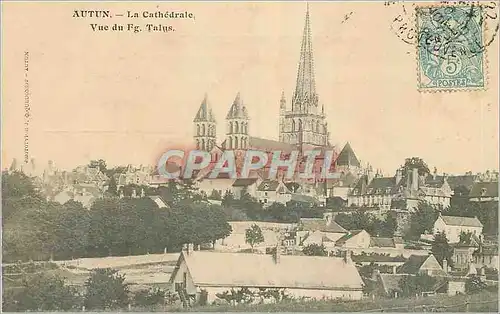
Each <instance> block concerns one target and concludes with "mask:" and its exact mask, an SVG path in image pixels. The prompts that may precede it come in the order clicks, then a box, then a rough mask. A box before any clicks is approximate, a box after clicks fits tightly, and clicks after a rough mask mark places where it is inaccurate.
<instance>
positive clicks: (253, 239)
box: [245, 224, 264, 251]
mask: <svg viewBox="0 0 500 314" xmlns="http://www.w3.org/2000/svg"><path fill="white" fill-rule="evenodd" d="M245 242H246V243H248V244H250V246H251V247H252V251H253V247H254V246H255V245H256V244H259V243H262V242H264V235H263V234H262V230H261V229H260V227H259V226H258V225H256V224H253V225H252V226H251V227H250V228H248V229H246V230H245Z"/></svg>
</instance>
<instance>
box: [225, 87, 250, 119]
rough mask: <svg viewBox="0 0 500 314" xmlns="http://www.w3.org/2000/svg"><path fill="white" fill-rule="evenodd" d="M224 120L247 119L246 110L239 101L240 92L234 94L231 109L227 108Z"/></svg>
mask: <svg viewBox="0 0 500 314" xmlns="http://www.w3.org/2000/svg"><path fill="white" fill-rule="evenodd" d="M226 119H248V113H247V108H246V107H245V105H244V104H243V102H242V101H241V95H240V92H238V94H236V97H235V98H234V101H233V104H232V105H231V108H229V112H228V113H227V116H226Z"/></svg>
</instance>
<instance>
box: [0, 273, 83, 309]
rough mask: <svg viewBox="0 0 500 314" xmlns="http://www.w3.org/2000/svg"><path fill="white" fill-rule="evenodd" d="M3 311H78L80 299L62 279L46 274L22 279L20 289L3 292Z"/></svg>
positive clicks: (75, 291)
mask: <svg viewBox="0 0 500 314" xmlns="http://www.w3.org/2000/svg"><path fill="white" fill-rule="evenodd" d="M3 292H4V293H3V298H2V304H3V310H4V311H7V312H11V311H70V310H73V309H78V308H79V307H80V305H81V298H80V296H79V294H78V292H77V290H76V289H75V288H74V287H71V286H68V285H66V284H65V281H64V279H63V278H61V277H58V276H52V275H47V274H36V275H29V276H28V277H26V278H23V279H22V286H21V287H20V289H16V290H7V291H5V290H4V291H3Z"/></svg>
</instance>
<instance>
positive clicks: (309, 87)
mask: <svg viewBox="0 0 500 314" xmlns="http://www.w3.org/2000/svg"><path fill="white" fill-rule="evenodd" d="M277 105H279V141H276V140H270V139H264V138H258V137H253V136H251V135H250V132H249V130H250V127H249V116H248V110H247V107H246V106H245V103H244V102H243V100H242V97H241V95H240V93H238V94H237V95H236V97H235V99H234V101H233V103H232V105H231V106H230V108H229V111H228V113H227V115H226V123H225V126H226V130H227V131H226V137H225V139H223V140H222V141H221V143H220V144H218V142H217V138H216V126H217V122H216V119H215V116H214V114H213V111H212V109H211V108H210V106H209V103H208V99H207V95H205V97H204V99H203V101H202V103H201V105H200V108H199V109H198V112H197V113H196V116H195V118H194V120H193V122H194V127H195V130H194V134H195V135H194V141H195V144H196V148H197V149H198V150H203V151H209V152H213V151H214V150H219V149H222V150H224V149H229V150H245V149H254V150H263V151H266V152H271V151H275V150H280V151H282V152H291V151H293V150H299V151H304V150H310V149H321V150H323V151H324V150H334V148H333V147H332V146H331V144H330V142H329V136H330V133H329V131H328V123H327V122H326V115H325V110H324V105H322V104H320V101H319V97H318V93H317V91H316V82H315V73H314V58H313V48H312V35H311V22H310V16H309V7H308V8H307V11H306V16H305V25H304V30H303V35H302V45H301V49H300V58H299V65H298V71H297V80H296V85H295V90H294V92H293V95H292V97H291V102H287V99H286V97H285V93H284V92H283V93H282V95H281V99H280V100H279V103H277ZM340 157H342V158H340ZM337 160H338V161H339V160H345V161H346V165H338V166H345V167H347V168H349V169H350V168H351V167H355V168H359V167H360V164H359V161H358V160H357V158H356V157H355V155H354V152H353V151H352V149H351V147H350V146H349V144H347V145H346V146H345V147H344V149H343V150H342V152H341V153H340V155H339V158H338V159H337Z"/></svg>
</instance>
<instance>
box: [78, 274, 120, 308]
mask: <svg viewBox="0 0 500 314" xmlns="http://www.w3.org/2000/svg"><path fill="white" fill-rule="evenodd" d="M124 281H125V277H124V276H122V275H119V274H118V271H117V270H113V269H109V268H106V269H97V270H94V271H93V272H92V274H91V275H90V278H89V279H88V280H87V281H86V282H85V287H86V289H87V291H86V294H85V302H84V304H85V307H86V308H87V309H100V310H105V309H117V308H123V307H125V306H127V305H128V304H129V298H128V293H129V289H128V285H127V284H125V283H124Z"/></svg>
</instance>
